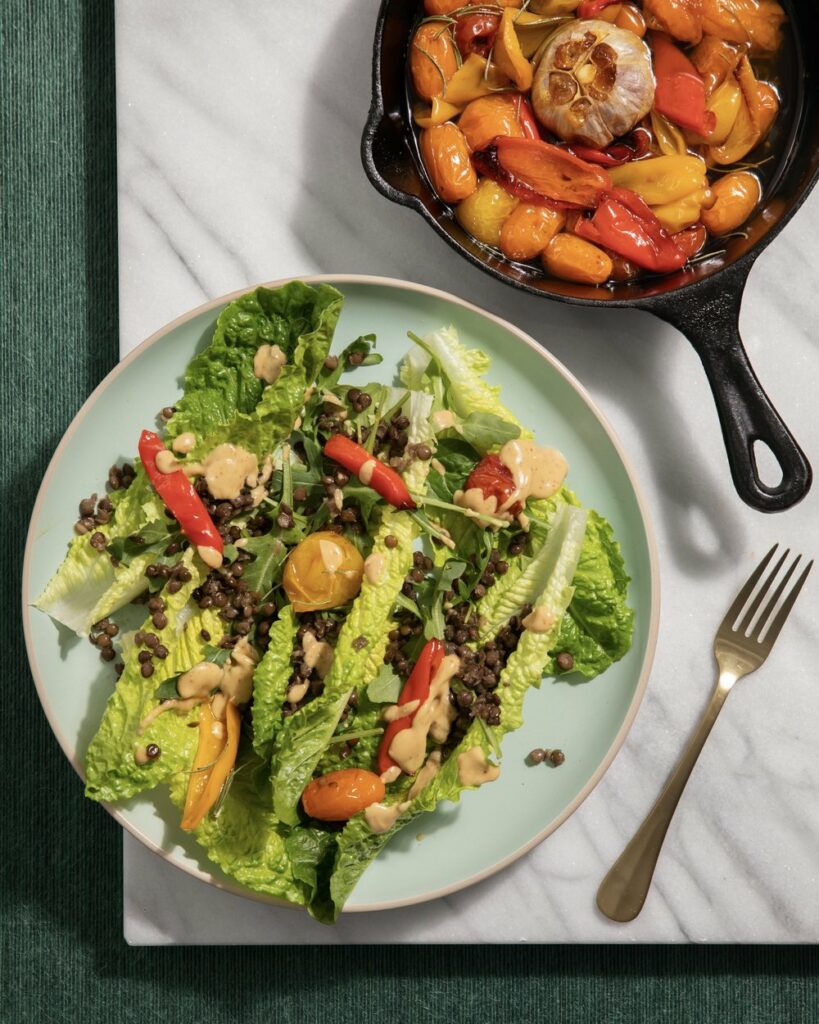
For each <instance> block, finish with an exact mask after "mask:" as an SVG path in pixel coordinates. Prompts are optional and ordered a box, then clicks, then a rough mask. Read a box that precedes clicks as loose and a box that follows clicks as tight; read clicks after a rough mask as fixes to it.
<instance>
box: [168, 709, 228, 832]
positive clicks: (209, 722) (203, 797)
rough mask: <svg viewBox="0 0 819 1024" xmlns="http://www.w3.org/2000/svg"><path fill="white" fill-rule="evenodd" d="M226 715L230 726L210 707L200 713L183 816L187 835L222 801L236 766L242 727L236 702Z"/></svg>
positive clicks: (183, 826)
mask: <svg viewBox="0 0 819 1024" xmlns="http://www.w3.org/2000/svg"><path fill="white" fill-rule="evenodd" d="M225 715H226V723H222V722H220V721H219V720H218V719H217V718H215V717H214V715H213V710H212V708H211V705H210V704H203V705H202V707H201V709H200V711H199V746H198V747H197V750H196V757H195V759H194V762H193V768H194V770H193V773H192V774H191V777H190V782H189V783H188V794H187V797H186V799H185V810H184V812H183V814H182V828H183V829H185V831H186V832H190V831H192V830H193V829H195V828H196V826H197V825H198V824H199V822H200V821H201V820H202V819H203V818H204V817H205V815H206V814H207V813H208V811H209V810H210V809H211V807H213V805H214V804H215V803H216V801H217V800H218V799H219V794H220V793H221V792H222V788H223V787H224V785H225V782H226V781H227V777H228V775H230V773H231V770H232V769H233V765H234V764H235V763H236V752H237V751H238V749H239V733H240V731H241V724H242V723H241V718H240V716H239V709H238V707H237V706H236V705H235V704H234V703H233V702H232V701H227V702H226V704H225ZM225 725H227V736H226V735H225ZM208 765H210V766H211V767H210V768H209V767H208Z"/></svg>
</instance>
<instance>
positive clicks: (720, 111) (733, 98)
mask: <svg viewBox="0 0 819 1024" xmlns="http://www.w3.org/2000/svg"><path fill="white" fill-rule="evenodd" d="M741 107H742V89H740V87H739V83H738V82H737V80H736V78H734V76H733V75H731V77H730V78H728V79H726V80H725V81H724V82H723V83H722V85H720V86H717V88H716V89H715V90H714V92H713V93H712V95H711V98H710V99H709V100H708V103H707V104H706V107H705V109H706V110H710V111H711V112H712V113H713V114H714V116H715V117H716V119H717V123H716V125H715V127H714V130H713V131H712V132H711V134H710V135H709V136H708V138H707V139H706V138H704V137H703V136H702V135H696V134H695V133H694V132H691V133H689V134H688V136H687V138H688V141H689V142H690V143H692V145H695V146H703V145H711V146H721V145H722V143H723V142H725V140H726V139H727V138H728V136H729V135H730V134H731V130H732V129H733V127H734V125H735V124H736V120H737V117H738V116H739V111H740V109H741Z"/></svg>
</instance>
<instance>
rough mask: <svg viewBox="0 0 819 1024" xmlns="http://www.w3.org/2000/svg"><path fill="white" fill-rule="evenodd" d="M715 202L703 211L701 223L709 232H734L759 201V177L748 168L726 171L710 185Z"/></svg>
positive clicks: (719, 233)
mask: <svg viewBox="0 0 819 1024" xmlns="http://www.w3.org/2000/svg"><path fill="white" fill-rule="evenodd" d="M711 188H712V190H713V192H714V195H715V196H716V197H717V199H716V202H715V203H714V205H713V206H712V207H711V209H710V210H703V211H702V222H703V224H704V225H705V226H706V228H708V230H709V231H710V232H711V234H712V235H727V234H728V233H729V232H730V231H736V229H737V228H738V227H739V226H740V224H744V223H745V221H746V220H747V219H748V218H749V217H750V216H751V213H752V212H753V210H754V207H755V206H756V205H757V203H758V202H759V200H760V197H761V195H762V190H761V188H760V186H759V180H758V179H757V178H756V177H755V176H754V175H753V174H749V173H748V172H747V171H738V172H736V173H734V174H726V175H725V176H724V177H722V178H719V179H718V180H717V181H716V182H714V184H713V185H712V186H711Z"/></svg>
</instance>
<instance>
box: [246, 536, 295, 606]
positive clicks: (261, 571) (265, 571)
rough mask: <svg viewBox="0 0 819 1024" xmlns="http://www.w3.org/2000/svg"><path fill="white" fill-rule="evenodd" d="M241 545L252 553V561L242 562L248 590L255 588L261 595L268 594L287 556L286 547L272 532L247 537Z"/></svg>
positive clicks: (278, 576)
mask: <svg viewBox="0 0 819 1024" xmlns="http://www.w3.org/2000/svg"><path fill="white" fill-rule="evenodd" d="M242 547H243V549H244V550H245V551H248V552H250V554H251V555H253V561H252V562H245V563H244V566H245V571H244V574H243V576H242V579H243V580H244V581H245V583H247V586H248V590H255V591H256V593H257V594H261V595H262V596H264V595H265V594H269V593H270V591H271V590H272V589H273V586H274V584H275V583H277V582H278V580H279V578H280V575H281V571H282V568H283V566H284V563H285V560H286V558H287V548H286V547H285V545H284V544H283V543H282V541H281V540H280V538H279V537H277V536H275V535H274V534H272V533H265V534H262V536H261V537H248V538H247V539H246V540H245V542H244V544H243V545H242Z"/></svg>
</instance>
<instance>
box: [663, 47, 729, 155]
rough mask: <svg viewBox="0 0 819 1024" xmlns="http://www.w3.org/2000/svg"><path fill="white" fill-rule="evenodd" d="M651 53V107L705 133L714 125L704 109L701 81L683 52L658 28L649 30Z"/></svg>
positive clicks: (705, 134) (673, 119) (684, 126)
mask: <svg viewBox="0 0 819 1024" xmlns="http://www.w3.org/2000/svg"><path fill="white" fill-rule="evenodd" d="M651 49H652V51H653V54H654V76H655V78H656V80H657V84H656V87H655V90H654V108H655V110H657V111H658V113H660V114H662V115H663V116H664V117H667V118H668V119H669V121H673V122H674V123H675V124H678V125H680V126H681V127H682V128H688V129H689V130H690V131H692V132H697V134H699V135H703V136H706V137H707V136H708V135H710V133H711V132H712V131H713V129H714V127H715V126H716V116H715V115H714V113H713V111H710V110H706V106H705V82H704V81H703V80H702V78H701V77H700V75H699V74H698V73H697V69H696V68H695V67H694V65H693V64H692V63H691V61H690V60H689V59H688V57H686V55H685V54H684V53H683V52H682V50H680V49H679V47H677V46H675V45H674V43H672V42H671V40H670V39H669V37H668V36H667V35H664V34H663V33H662V32H652V33H651Z"/></svg>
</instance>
